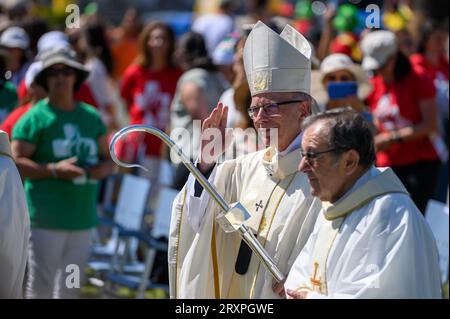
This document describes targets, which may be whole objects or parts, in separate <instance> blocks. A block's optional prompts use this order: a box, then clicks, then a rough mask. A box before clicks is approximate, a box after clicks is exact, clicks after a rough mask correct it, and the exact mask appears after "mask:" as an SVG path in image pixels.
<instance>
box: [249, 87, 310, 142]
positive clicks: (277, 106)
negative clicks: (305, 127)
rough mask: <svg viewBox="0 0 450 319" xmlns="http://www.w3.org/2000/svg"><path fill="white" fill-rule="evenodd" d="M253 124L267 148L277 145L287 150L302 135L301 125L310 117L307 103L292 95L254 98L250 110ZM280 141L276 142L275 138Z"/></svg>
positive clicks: (271, 95) (273, 94)
mask: <svg viewBox="0 0 450 319" xmlns="http://www.w3.org/2000/svg"><path fill="white" fill-rule="evenodd" d="M249 110H250V111H249V113H250V117H251V118H252V119H253V124H254V126H255V128H256V130H257V131H258V134H259V135H260V137H261V138H262V140H263V142H264V145H265V146H266V147H268V146H271V145H273V144H274V143H277V147H278V150H279V151H283V150H285V149H286V148H287V147H288V146H289V144H290V143H291V142H292V141H293V140H294V139H295V138H296V137H297V136H298V135H299V134H300V132H301V123H302V122H303V119H304V118H305V117H306V116H308V115H309V107H308V104H307V102H306V101H301V100H299V99H298V97H297V98H296V97H295V94H292V93H261V94H257V95H255V96H254V97H252V103H251V105H250V108H249ZM275 137H276V138H277V139H278V141H274V140H273V139H274V138H275Z"/></svg>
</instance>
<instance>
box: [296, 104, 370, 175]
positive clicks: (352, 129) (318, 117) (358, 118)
mask: <svg viewBox="0 0 450 319" xmlns="http://www.w3.org/2000/svg"><path fill="white" fill-rule="evenodd" d="M319 121H324V122H327V123H329V124H328V125H329V127H330V136H329V141H328V143H329V146H330V148H335V149H337V150H341V151H348V150H355V151H356V152H358V154H359V164H360V165H362V166H364V167H369V166H371V165H373V164H374V162H375V158H376V156H375V145H374V139H373V133H372V130H371V126H370V123H369V122H368V121H367V120H366V119H365V118H364V117H363V116H362V115H361V114H360V113H359V112H357V111H355V110H353V109H352V108H350V107H348V108H339V109H333V110H330V111H326V112H322V113H318V114H315V115H311V116H309V117H307V118H306V119H305V121H304V122H303V124H302V129H303V131H305V130H306V129H307V128H308V127H310V126H312V125H313V124H315V123H317V122H319Z"/></svg>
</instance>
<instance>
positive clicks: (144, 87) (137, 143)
mask: <svg viewBox="0 0 450 319" xmlns="http://www.w3.org/2000/svg"><path fill="white" fill-rule="evenodd" d="M174 48H175V35H174V32H173V31H172V29H171V28H170V27H169V26H168V25H167V24H166V23H163V22H154V23H150V24H149V25H147V26H146V27H145V28H144V30H143V31H142V33H141V35H140V49H139V55H138V57H137V60H136V62H135V63H133V64H132V65H130V66H129V67H128V68H127V69H126V71H125V74H124V77H123V79H122V83H121V90H120V93H121V96H122V98H123V99H124V101H125V103H126V106H127V109H128V113H129V116H130V124H147V125H151V126H154V127H156V128H159V129H161V130H162V131H165V130H167V129H168V126H169V116H170V105H171V102H172V98H173V96H174V93H175V90H176V85H177V82H178V79H179V77H180V76H181V73H182V71H181V70H180V69H178V68H177V67H175V66H174V64H173V53H174ZM117 147H118V149H117V153H118V156H119V157H120V158H122V159H125V160H127V161H133V162H134V161H136V160H137V161H139V162H142V161H145V160H146V159H148V158H161V156H162V142H161V140H160V139H159V138H157V137H154V136H152V135H149V134H145V135H144V134H140V133H136V134H129V135H128V139H124V141H123V142H122V143H120V144H118V146H117ZM138 153H139V156H137V155H138ZM141 155H142V156H141Z"/></svg>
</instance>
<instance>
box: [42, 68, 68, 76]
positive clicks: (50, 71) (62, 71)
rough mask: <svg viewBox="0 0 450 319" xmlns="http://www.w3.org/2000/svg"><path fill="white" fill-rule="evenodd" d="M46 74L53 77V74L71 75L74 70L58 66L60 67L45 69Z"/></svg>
mask: <svg viewBox="0 0 450 319" xmlns="http://www.w3.org/2000/svg"><path fill="white" fill-rule="evenodd" d="M46 73H47V76H49V77H54V76H58V75H59V74H61V75H64V76H71V75H74V74H75V70H74V69H72V68H60V69H56V68H54V69H52V68H50V69H48V70H47V71H46Z"/></svg>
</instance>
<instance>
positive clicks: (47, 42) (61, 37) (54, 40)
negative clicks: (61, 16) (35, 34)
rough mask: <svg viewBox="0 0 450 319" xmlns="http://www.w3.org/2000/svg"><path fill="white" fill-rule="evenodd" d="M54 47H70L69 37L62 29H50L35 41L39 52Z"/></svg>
mask: <svg viewBox="0 0 450 319" xmlns="http://www.w3.org/2000/svg"><path fill="white" fill-rule="evenodd" d="M54 48H68V49H69V48H70V43H69V38H68V37H67V35H66V34H65V33H64V32H62V31H50V32H47V33H45V34H43V35H42V36H41V37H40V38H39V41H38V43H37V49H38V52H39V54H42V53H43V52H45V51H47V50H50V49H54Z"/></svg>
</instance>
